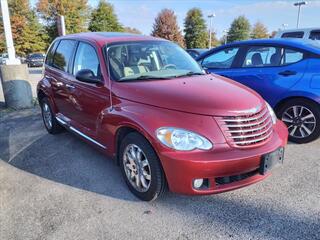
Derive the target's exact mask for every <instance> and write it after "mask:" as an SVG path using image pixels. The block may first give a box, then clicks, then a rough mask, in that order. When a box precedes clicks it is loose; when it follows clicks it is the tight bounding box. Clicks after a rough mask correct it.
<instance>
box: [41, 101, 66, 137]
mask: <svg viewBox="0 0 320 240" xmlns="http://www.w3.org/2000/svg"><path fill="white" fill-rule="evenodd" d="M40 106H41V113H42V120H43V123H44V126H45V127H46V129H47V131H48V133H50V134H57V133H60V132H62V131H63V127H62V126H60V125H59V123H58V121H57V119H56V118H55V116H54V113H53V111H52V108H51V105H50V102H49V99H48V98H46V97H44V98H43V99H41V101H40Z"/></svg>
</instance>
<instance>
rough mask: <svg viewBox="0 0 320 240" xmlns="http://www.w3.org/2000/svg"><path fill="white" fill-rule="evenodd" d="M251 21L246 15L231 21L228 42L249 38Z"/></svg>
mask: <svg viewBox="0 0 320 240" xmlns="http://www.w3.org/2000/svg"><path fill="white" fill-rule="evenodd" d="M249 37H250V23H249V20H248V19H247V18H246V17H245V16H239V17H238V18H236V19H234V20H233V22H232V23H231V26H230V29H229V31H228V42H234V41H241V40H246V39H249Z"/></svg>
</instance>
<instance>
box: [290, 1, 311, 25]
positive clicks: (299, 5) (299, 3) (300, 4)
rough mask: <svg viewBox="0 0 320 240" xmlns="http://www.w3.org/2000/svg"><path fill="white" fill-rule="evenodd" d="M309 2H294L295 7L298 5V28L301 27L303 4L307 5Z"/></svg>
mask: <svg viewBox="0 0 320 240" xmlns="http://www.w3.org/2000/svg"><path fill="white" fill-rule="evenodd" d="M307 3H308V2H305V1H303V2H296V3H294V4H293V5H294V6H295V7H298V18H297V28H299V23H300V11H301V6H303V5H307Z"/></svg>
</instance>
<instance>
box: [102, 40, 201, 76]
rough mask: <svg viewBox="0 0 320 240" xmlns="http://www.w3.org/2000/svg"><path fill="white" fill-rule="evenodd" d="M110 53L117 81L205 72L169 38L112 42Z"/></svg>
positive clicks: (112, 69)
mask: <svg viewBox="0 0 320 240" xmlns="http://www.w3.org/2000/svg"><path fill="white" fill-rule="evenodd" d="M107 55H108V60H109V61H108V62H109V68H110V74H111V77H112V78H113V79H114V80H116V81H130V80H142V79H168V78H174V77H180V76H191V75H199V74H203V71H202V69H201V67H200V66H199V64H198V63H197V62H196V61H195V60H193V58H192V57H191V56H190V55H189V54H188V53H187V52H186V51H185V50H183V49H182V48H180V47H179V46H177V45H176V44H174V43H171V42H166V41H140V42H130V43H117V44H112V45H111V46H110V47H108V54H107Z"/></svg>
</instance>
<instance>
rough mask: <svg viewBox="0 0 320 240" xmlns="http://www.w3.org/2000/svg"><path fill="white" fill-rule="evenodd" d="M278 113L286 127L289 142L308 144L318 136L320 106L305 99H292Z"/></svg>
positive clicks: (319, 129) (319, 133)
mask: <svg viewBox="0 0 320 240" xmlns="http://www.w3.org/2000/svg"><path fill="white" fill-rule="evenodd" d="M277 113H278V117H279V119H281V120H282V121H283V122H284V123H285V124H286V125H287V127H288V131H289V141H292V142H295V143H308V142H311V141H313V140H315V139H317V138H318V137H319V136H320V106H319V105H318V104H316V103H315V102H312V101H309V100H306V99H292V100H289V101H287V102H286V103H285V104H283V105H282V106H281V107H280V108H279V111H278V112H277Z"/></svg>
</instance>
